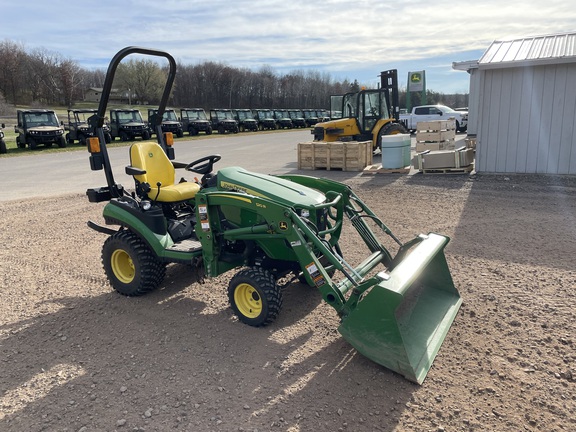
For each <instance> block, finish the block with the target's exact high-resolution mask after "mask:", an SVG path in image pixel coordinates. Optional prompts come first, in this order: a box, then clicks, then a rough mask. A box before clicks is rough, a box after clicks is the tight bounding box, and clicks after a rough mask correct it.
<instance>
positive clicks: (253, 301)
mask: <svg viewBox="0 0 576 432" xmlns="http://www.w3.org/2000/svg"><path fill="white" fill-rule="evenodd" d="M234 303H236V307H237V308H238V311H239V312H240V313H241V314H242V315H244V316H245V317H247V318H257V317H258V316H259V315H260V314H261V313H262V298H261V297H260V294H258V291H256V289H254V287H253V286H252V285H250V284H247V283H243V284H240V285H238V286H237V287H236V289H235V290H234Z"/></svg>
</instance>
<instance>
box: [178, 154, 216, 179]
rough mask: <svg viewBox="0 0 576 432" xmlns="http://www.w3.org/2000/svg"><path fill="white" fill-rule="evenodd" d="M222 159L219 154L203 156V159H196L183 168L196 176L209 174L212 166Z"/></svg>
mask: <svg viewBox="0 0 576 432" xmlns="http://www.w3.org/2000/svg"><path fill="white" fill-rule="evenodd" d="M220 159H222V156H220V155H219V154H216V155H210V156H204V157H203V158H200V159H197V160H195V161H194V162H190V163H189V164H188V165H186V166H185V167H184V169H185V170H186V171H192V172H195V173H198V174H202V175H205V174H209V173H211V172H212V169H213V168H214V164H215V163H216V162H218V161H219V160H220Z"/></svg>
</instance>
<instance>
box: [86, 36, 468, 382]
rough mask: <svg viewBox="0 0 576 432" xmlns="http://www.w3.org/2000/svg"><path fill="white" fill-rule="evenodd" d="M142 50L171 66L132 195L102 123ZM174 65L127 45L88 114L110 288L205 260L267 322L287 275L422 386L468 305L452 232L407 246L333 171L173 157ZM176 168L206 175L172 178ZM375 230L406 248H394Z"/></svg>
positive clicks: (354, 336) (146, 286)
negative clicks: (344, 243)
mask: <svg viewBox="0 0 576 432" xmlns="http://www.w3.org/2000/svg"><path fill="white" fill-rule="evenodd" d="M134 53H136V54H140V55H151V56H160V57H164V58H165V59H167V60H168V63H169V65H170V68H169V72H168V76H167V82H166V86H165V88H164V92H163V95H162V99H161V102H160V105H159V108H158V116H157V117H156V124H155V128H156V130H157V134H156V137H157V142H154V141H135V142H134V143H133V144H132V145H131V147H130V150H129V152H130V165H128V166H127V167H126V168H125V170H126V174H128V175H129V176H132V177H133V179H134V185H135V186H134V190H133V191H132V192H128V191H127V190H126V189H124V187H123V186H122V185H121V184H119V183H117V182H116V181H115V180H114V176H113V174H112V168H111V162H110V158H109V155H108V152H107V149H106V141H105V139H104V138H105V137H104V132H103V125H104V118H105V113H106V105H107V102H108V98H109V95H110V90H111V87H112V82H113V78H114V73H115V70H116V68H117V66H118V64H119V63H120V61H121V60H122V59H123V58H124V57H126V56H127V55H130V54H134ZM175 74H176V63H175V61H174V59H173V58H172V56H171V55H170V54H168V53H166V52H163V51H157V50H152V49H147V48H139V47H127V48H124V49H123V50H121V51H120V52H118V53H117V54H116V55H115V56H114V58H113V59H112V61H111V63H110V66H109V68H108V72H107V75H106V79H105V83H104V88H103V92H102V98H101V100H100V105H99V109H98V112H97V114H95V115H94V116H93V117H92V118H91V119H90V122H91V124H92V125H93V127H94V128H95V130H96V132H97V133H96V136H95V137H94V138H90V139H89V140H88V146H87V147H88V150H89V152H90V158H89V159H90V166H91V169H92V170H104V173H105V175H106V180H107V184H106V186H102V187H97V188H91V189H88V190H87V192H86V193H87V195H88V199H89V200H90V201H91V202H104V201H106V202H107V203H106V205H105V206H104V209H103V218H104V222H105V224H104V225H99V224H97V223H95V222H93V221H89V222H88V225H89V226H90V227H91V228H93V229H95V230H96V231H98V232H101V233H104V234H107V235H108V238H107V240H106V241H105V242H104V245H103V248H102V263H103V267H104V271H105V273H106V275H107V278H108V280H109V281H110V284H111V285H112V287H113V288H114V289H115V290H116V291H118V292H119V293H121V294H123V295H126V296H139V295H143V294H146V293H148V292H150V291H152V290H154V289H156V288H158V287H159V286H160V285H161V284H162V281H163V279H164V277H165V273H166V266H167V265H168V264H171V263H181V264H187V265H191V266H195V267H197V268H199V269H202V271H203V273H204V274H205V276H206V277H207V278H208V279H209V278H212V277H215V276H218V275H221V274H223V273H225V272H228V271H234V272H235V274H234V276H233V277H232V278H231V280H230V282H229V285H228V288H227V293H228V298H229V301H230V305H231V308H232V310H233V312H234V314H236V315H237V316H238V319H239V321H241V322H243V323H245V324H248V325H251V326H255V327H260V326H266V325H268V324H270V323H272V322H273V321H274V320H275V319H276V318H277V316H278V314H279V313H280V310H281V307H282V299H283V285H282V284H281V283H280V281H281V280H286V278H288V277H290V278H291V280H293V281H294V280H296V279H299V280H300V282H301V283H304V284H307V285H309V286H310V287H314V288H316V289H318V290H319V292H320V293H321V296H322V298H323V300H324V301H325V302H326V303H328V304H329V305H330V306H332V308H333V309H334V310H335V313H336V314H337V315H338V317H339V319H340V323H339V327H338V331H339V332H340V334H341V335H342V336H343V337H344V338H345V339H346V340H347V341H348V342H349V343H350V344H351V345H352V346H353V347H355V348H356V349H357V350H358V351H359V352H360V353H362V354H363V355H365V356H367V357H368V358H370V359H372V360H373V361H375V362H376V363H378V364H380V365H383V366H385V367H387V368H389V369H391V370H393V371H396V372H398V373H400V374H402V375H403V376H405V377H406V378H407V379H409V380H411V381H413V382H416V383H422V382H423V380H424V378H425V377H426V374H427V373H428V371H429V369H430V367H431V365H432V362H433V360H434V357H435V356H436V354H437V352H438V350H439V349H440V346H441V344H442V342H443V340H444V338H445V337H446V334H447V333H448V331H449V328H450V326H451V324H452V322H453V320H454V318H455V316H456V314H457V312H458V309H459V307H460V304H461V298H460V296H459V294H458V291H457V289H456V288H455V286H454V283H453V281H452V277H451V274H450V271H449V269H448V265H447V262H446V258H445V255H444V248H445V247H446V245H447V243H448V241H449V239H448V237H446V236H443V235H440V234H435V233H429V234H421V235H418V236H416V237H415V238H414V239H412V240H410V241H408V242H405V243H402V242H400V240H398V239H397V238H396V236H394V234H393V233H392V232H391V231H390V229H389V228H388V227H387V226H386V225H385V224H384V223H383V222H382V221H381V220H380V219H379V218H378V217H377V216H376V215H375V214H374V213H373V212H372V210H370V208H369V207H368V206H367V205H366V204H365V203H364V202H363V201H362V200H361V199H360V198H359V197H358V196H357V195H356V194H355V193H354V192H353V191H352V190H351V188H350V187H348V186H347V185H345V184H343V183H339V182H336V181H332V180H329V179H326V178H322V179H319V178H315V177H312V176H305V175H280V176H272V175H265V174H259V173H255V172H251V171H249V170H246V169H243V168H240V167H227V168H222V169H220V170H218V171H217V172H214V166H215V164H216V163H217V162H218V161H219V160H220V156H219V155H216V154H215V155H209V156H205V157H202V158H200V159H198V160H195V161H193V162H190V163H184V162H177V161H175V160H174V159H175V156H174V148H173V146H172V144H173V137H172V135H171V134H170V133H163V132H162V129H161V127H162V126H161V121H162V114H163V112H164V110H165V108H166V103H167V101H168V97H169V95H170V91H171V87H172V84H173V81H174V77H175ZM178 169H181V170H184V171H189V172H192V173H194V174H197V175H198V176H199V177H201V178H200V179H199V180H194V181H185V180H184V179H183V180H182V181H180V182H175V173H176V170H178ZM112 227H114V228H112ZM349 227H351V228H349ZM345 230H346V232H348V231H351V232H356V233H357V234H358V236H359V238H360V239H361V241H360V242H359V243H360V244H363V247H365V249H366V256H363V257H362V259H361V260H360V261H361V262H359V263H351V262H348V261H347V260H346V259H345V257H344V254H343V252H342V249H341V245H340V238H341V235H342V233H343V232H344V231H345ZM377 232H379V233H380V235H381V236H383V237H384V238H387V239H388V241H389V242H393V243H394V244H395V245H396V246H397V253H396V254H394V255H393V254H392V253H391V252H389V250H388V249H387V248H386V247H385V246H384V245H383V244H382V243H381V241H379V240H378V238H377V236H376V233H377Z"/></svg>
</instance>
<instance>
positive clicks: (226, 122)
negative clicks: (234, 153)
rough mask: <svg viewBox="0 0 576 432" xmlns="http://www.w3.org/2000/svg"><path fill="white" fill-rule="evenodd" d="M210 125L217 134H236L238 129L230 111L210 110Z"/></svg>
mask: <svg viewBox="0 0 576 432" xmlns="http://www.w3.org/2000/svg"><path fill="white" fill-rule="evenodd" d="M210 123H211V124H212V129H216V130H217V131H218V133H219V134H225V133H226V132H232V133H238V132H239V131H240V128H239V127H238V122H237V121H236V120H234V114H233V113H232V110H231V109H211V110H210Z"/></svg>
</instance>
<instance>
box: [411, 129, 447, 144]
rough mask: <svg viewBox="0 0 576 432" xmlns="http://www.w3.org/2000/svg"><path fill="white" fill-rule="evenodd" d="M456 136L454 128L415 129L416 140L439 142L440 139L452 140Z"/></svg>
mask: <svg viewBox="0 0 576 432" xmlns="http://www.w3.org/2000/svg"><path fill="white" fill-rule="evenodd" d="M455 138H456V132H455V131H454V129H452V130H436V131H431V130H426V131H421V130H417V131H416V142H440V141H448V140H453V139H455Z"/></svg>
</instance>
